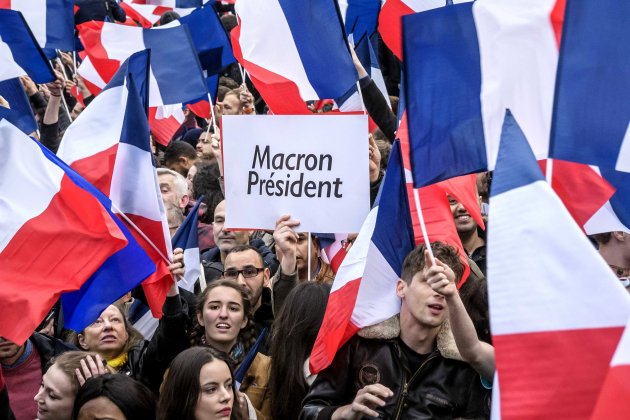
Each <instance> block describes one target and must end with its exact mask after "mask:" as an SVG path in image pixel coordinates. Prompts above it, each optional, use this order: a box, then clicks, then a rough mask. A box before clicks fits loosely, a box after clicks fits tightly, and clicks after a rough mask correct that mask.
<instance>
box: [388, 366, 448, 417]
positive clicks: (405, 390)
mask: <svg viewBox="0 0 630 420" xmlns="http://www.w3.org/2000/svg"><path fill="white" fill-rule="evenodd" d="M436 357H437V356H436V355H431V356H429V357H427V359H426V360H425V361H424V362H422V364H421V365H420V367H419V368H418V370H416V372H415V373H414V374H413V375H412V376H411V379H410V380H409V382H407V372H406V369H404V368H403V391H402V393H401V394H400V399H399V400H398V406H397V407H396V415H395V416H394V419H399V418H400V412H401V411H402V407H403V402H404V401H405V399H406V398H407V394H408V393H409V384H410V383H412V382H413V381H414V379H416V377H417V376H418V374H419V373H420V371H421V370H422V368H423V367H424V366H425V365H426V364H427V363H428V362H429V361H431V360H433V359H435V358H436Z"/></svg>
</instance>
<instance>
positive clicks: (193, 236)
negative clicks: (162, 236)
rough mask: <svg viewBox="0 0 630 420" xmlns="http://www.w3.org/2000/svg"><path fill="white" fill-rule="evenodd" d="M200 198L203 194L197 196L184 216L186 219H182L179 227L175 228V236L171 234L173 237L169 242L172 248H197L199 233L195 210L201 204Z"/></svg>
mask: <svg viewBox="0 0 630 420" xmlns="http://www.w3.org/2000/svg"><path fill="white" fill-rule="evenodd" d="M202 199H203V195H202V196H201V197H199V199H198V200H197V203H196V204H195V206H194V207H193V208H192V209H191V210H190V213H188V216H186V220H184V222H183V223H182V224H181V225H180V227H179V229H177V232H175V236H173V239H172V240H171V243H172V244H173V249H175V248H181V249H190V248H199V234H198V231H197V220H198V216H197V210H199V205H200V204H201V200H202Z"/></svg>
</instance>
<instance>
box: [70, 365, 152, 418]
mask: <svg viewBox="0 0 630 420" xmlns="http://www.w3.org/2000/svg"><path fill="white" fill-rule="evenodd" d="M99 397H105V398H107V399H108V400H110V401H111V402H112V403H114V404H115V405H116V406H117V407H118V408H119V409H120V411H122V413H123V414H124V415H125V418H127V419H129V420H132V419H134V420H135V419H154V418H155V396H154V395H153V393H152V392H151V391H149V388H147V387H146V386H144V385H143V384H141V383H140V382H138V381H135V380H133V379H131V378H130V377H128V376H126V375H118V374H111V373H108V374H105V375H101V376H97V377H94V378H90V379H88V380H87V381H86V382H85V384H84V385H83V386H82V387H81V388H80V389H79V392H78V393H77V396H76V398H75V400H74V408H73V409H72V420H76V419H78V418H79V412H80V411H81V407H83V406H84V405H85V404H87V403H88V402H89V401H91V400H93V399H96V398H99Z"/></svg>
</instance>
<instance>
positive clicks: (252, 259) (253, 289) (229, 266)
mask: <svg viewBox="0 0 630 420" xmlns="http://www.w3.org/2000/svg"><path fill="white" fill-rule="evenodd" d="M223 266H224V267H223V272H224V273H229V272H230V271H232V270H237V271H240V270H244V269H246V268H256V269H260V268H264V265H263V262H262V259H261V258H260V255H258V254H257V253H256V252H255V251H252V250H251V249H248V250H247V251H243V252H232V253H230V254H228V256H227V257H226V258H225V264H224V265H223ZM269 277H270V272H269V269H268V268H264V270H261V271H259V272H258V274H257V275H256V276H254V277H250V278H246V277H245V276H244V275H243V273H239V274H238V277H236V281H237V282H238V283H239V284H241V285H243V286H245V288H246V289H247V290H248V291H249V297H250V299H251V301H252V306H254V307H257V306H258V305H259V303H260V302H259V301H260V297H261V296H262V292H263V287H268V286H269Z"/></svg>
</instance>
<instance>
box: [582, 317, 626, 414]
mask: <svg viewBox="0 0 630 420" xmlns="http://www.w3.org/2000/svg"><path fill="white" fill-rule="evenodd" d="M629 379H630V321H629V322H628V324H627V325H626V329H625V331H624V333H623V336H621V341H620V342H619V346H618V347H617V350H616V351H615V355H614V356H613V358H612V360H611V362H610V368H609V369H608V374H607V375H606V379H605V380H604V385H603V386H602V389H601V391H600V393H599V397H598V398H597V403H596V404H595V410H594V411H593V415H592V416H591V419H592V420H608V419H621V418H624V417H625V416H627V415H628V412H630V380H629Z"/></svg>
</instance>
